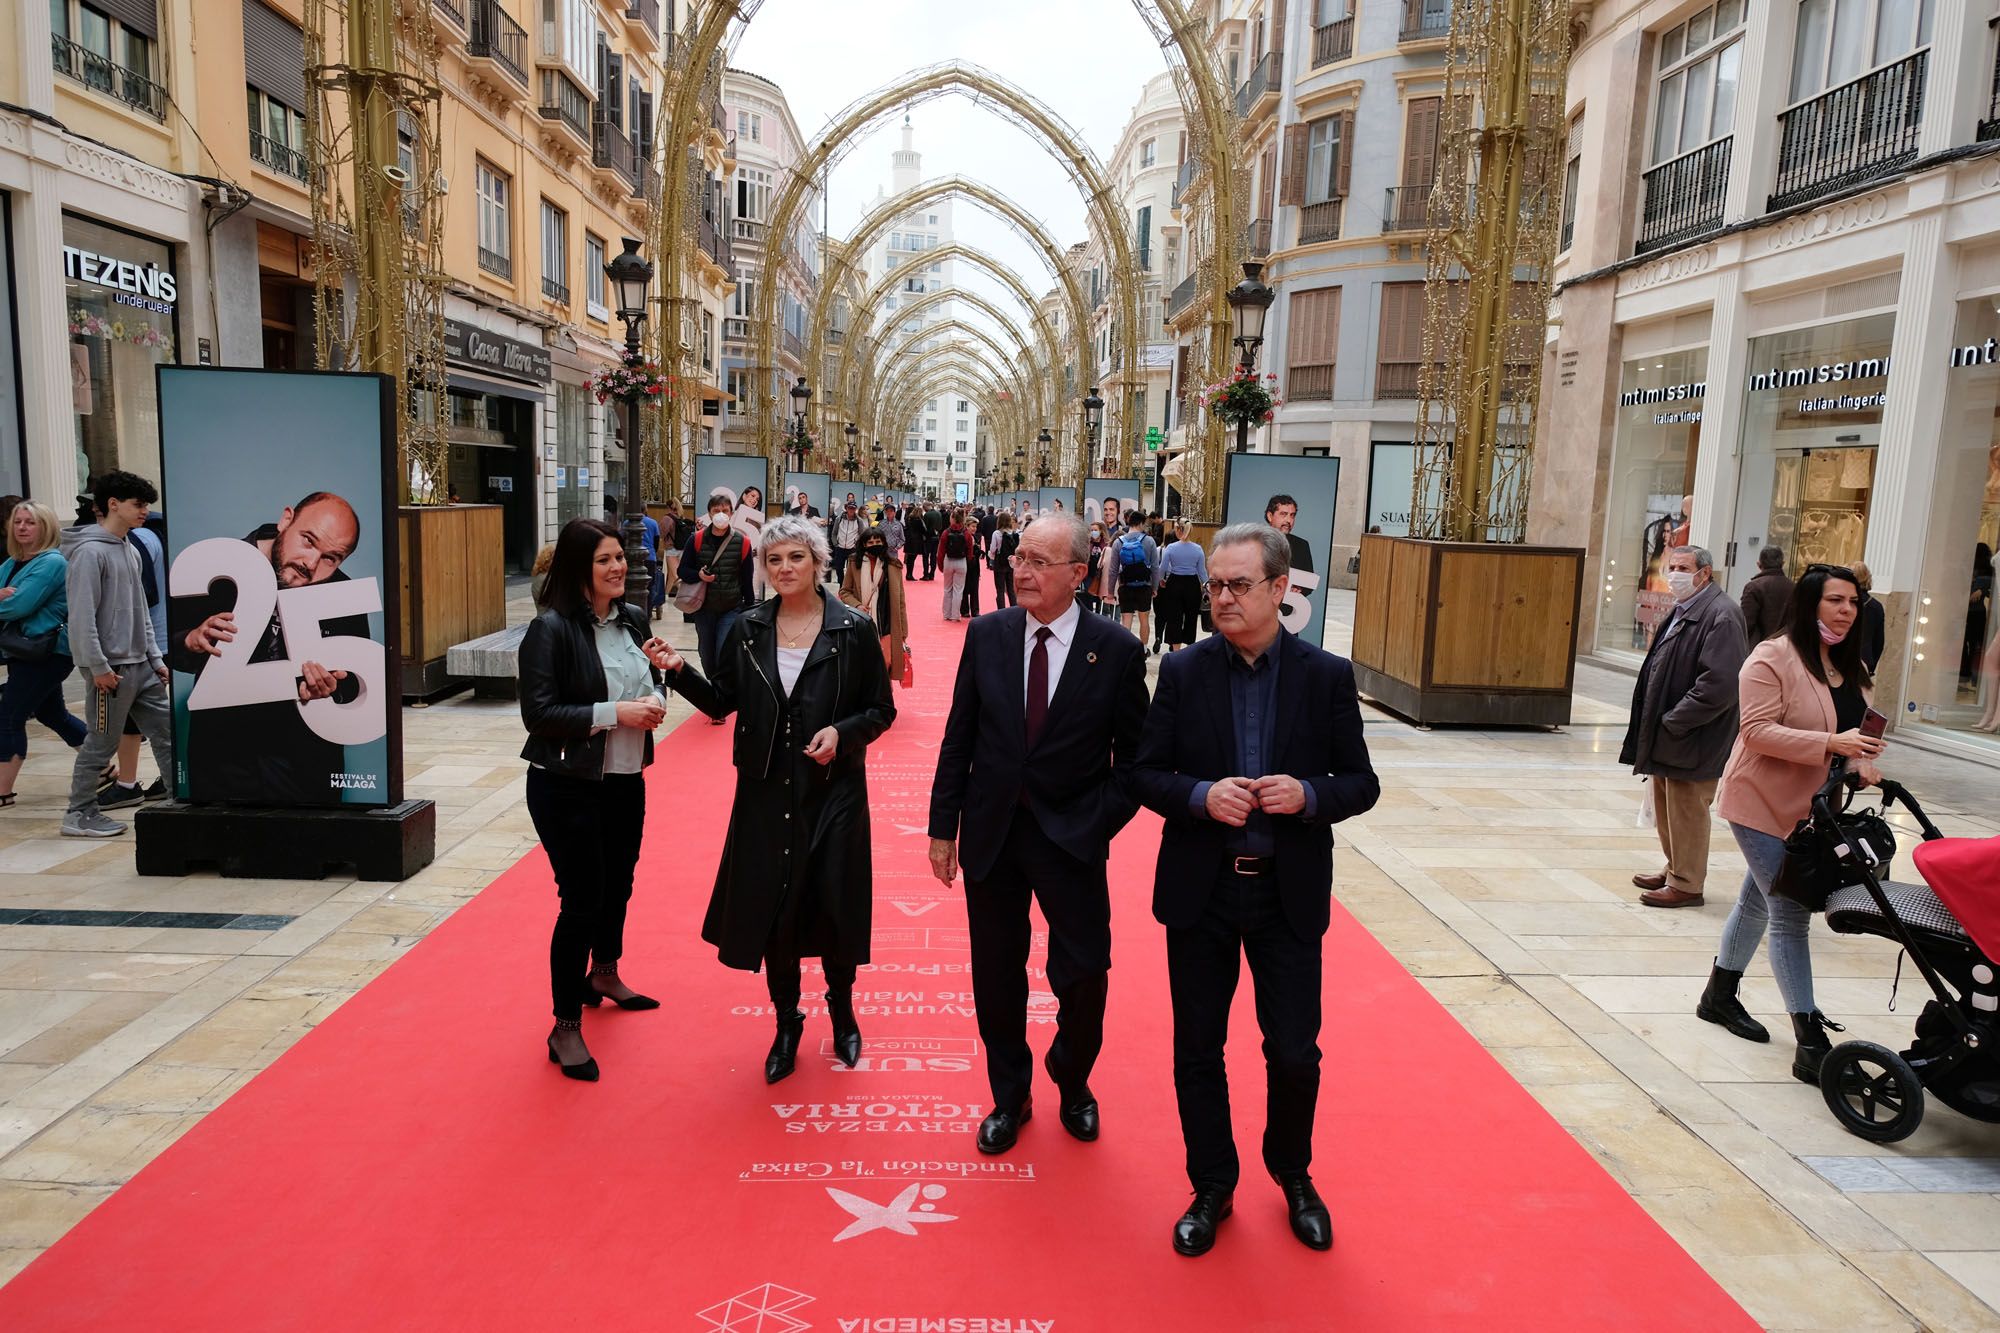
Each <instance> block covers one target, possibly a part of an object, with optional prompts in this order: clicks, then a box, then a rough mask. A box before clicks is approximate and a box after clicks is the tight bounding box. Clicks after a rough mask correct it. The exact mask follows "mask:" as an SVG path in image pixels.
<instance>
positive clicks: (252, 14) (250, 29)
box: [146, 0, 306, 113]
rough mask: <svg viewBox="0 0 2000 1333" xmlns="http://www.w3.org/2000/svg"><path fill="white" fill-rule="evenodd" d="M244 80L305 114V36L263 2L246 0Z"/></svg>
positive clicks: (288, 20) (244, 15)
mask: <svg viewBox="0 0 2000 1333" xmlns="http://www.w3.org/2000/svg"><path fill="white" fill-rule="evenodd" d="M146 8H148V9H150V8H152V6H151V5H147V6H146ZM243 77H244V80H245V81H246V82H247V83H249V85H250V86H251V87H252V88H255V89H257V90H259V91H260V92H262V93H264V94H265V95H267V96H270V97H274V98H276V99H277V100H278V101H280V102H283V103H284V104H285V105H286V106H288V107H290V108H291V109H292V110H294V111H297V112H300V113H303V112H304V111H305V109H306V39H305V34H304V33H302V32H300V31H299V30H298V28H297V27H295V26H293V24H292V21H291V20H290V19H288V18H286V17H284V16H283V15H282V14H280V13H278V12H277V11H276V10H274V9H272V8H271V7H270V6H268V5H265V4H262V3H260V0H243Z"/></svg>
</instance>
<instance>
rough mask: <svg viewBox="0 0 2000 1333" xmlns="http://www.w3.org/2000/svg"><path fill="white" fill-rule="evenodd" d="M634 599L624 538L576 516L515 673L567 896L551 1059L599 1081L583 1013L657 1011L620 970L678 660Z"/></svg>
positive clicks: (534, 783)
mask: <svg viewBox="0 0 2000 1333" xmlns="http://www.w3.org/2000/svg"><path fill="white" fill-rule="evenodd" d="M624 595H625V551H624V547H623V544H622V542H621V541H620V539H619V536H618V530H617V529H616V528H614V527H612V526H611V525H610V524H609V523H605V522H602V521H600V520H598V519H591V518H577V519H571V520H570V521H569V523H568V524H567V525H565V526H564V528H563V530H562V534H561V535H560V536H559V537H557V538H556V549H555V557H554V559H553V560H552V561H551V563H550V565H549V580H548V583H547V584H546V585H545V586H544V588H543V593H542V602H541V605H542V608H543V609H542V613H541V614H540V615H538V616H536V617H535V619H534V620H532V621H530V622H529V624H528V632H527V636H526V637H525V638H523V639H522V640H521V656H520V667H519V670H520V693H521V721H522V722H524V723H525V724H526V725H527V728H528V743H527V744H526V745H524V746H523V747H522V748H521V757H522V758H523V759H525V760H527V761H528V763H529V765H530V767H529V769H528V814H529V816H530V817H531V818H532V819H533V820H534V821H535V834H536V836H538V837H539V838H540V839H541V840H542V846H543V847H544V848H545V849H547V851H548V854H549V865H550V867H551V868H552V869H553V870H554V871H555V876H556V893H557V895H558V897H559V898H560V900H561V905H560V909H559V910H558V912H557V914H556V926H555V932H554V934H553V935H551V936H550V939H549V988H550V991H551V992H552V994H553V996H554V1000H555V1017H556V1025H555V1030H554V1031H552V1032H551V1033H549V1043H548V1044H549V1061H550V1063H552V1064H559V1065H561V1066H562V1072H563V1074H564V1075H565V1076H566V1077H569V1078H574V1079H582V1080H584V1081H586V1082H591V1083H594V1082H596V1081H597V1074H598V1070H597V1061H596V1060H594V1059H592V1058H591V1055H590V1049H589V1048H588V1047H587V1046H585V1045H584V1043H583V1007H584V1006H585V1005H589V1006H590V1007H591V1008H593V1009H594V1008H596V1007H597V1006H598V1005H599V1004H601V1003H602V1002H603V1001H605V1000H610V1001H611V1002H613V1003H614V1004H616V1005H617V1006H618V1007H619V1008H620V1009H657V1008H659V1007H660V1004H659V1001H657V1000H654V999H650V998H648V997H647V996H644V995H640V994H638V993H637V992H635V991H634V990H633V989H632V988H631V987H630V986H628V985H626V984H625V983H624V982H623V981H622V980H620V979H619V976H618V960H619V958H620V957H621V956H622V955H623V954H624V951H625V908H626V904H628V903H629V902H630V901H631V899H632V873H633V870H634V868H635V867H637V865H638V863H639V838H640V834H641V831H642V830H643V828H644V826H645V820H646V779H645V776H644V771H645V767H646V765H648V764H650V763H652V762H653V729H654V728H655V727H657V726H659V725H660V723H661V722H662V721H663V720H664V719H665V718H666V701H665V700H664V699H663V698H662V697H661V695H660V687H661V680H662V677H661V671H662V670H663V669H664V668H665V667H666V666H667V665H668V663H669V662H673V661H677V660H678V659H677V658H675V657H673V655H672V650H671V649H669V648H668V647H667V645H666V643H665V642H664V641H663V640H661V639H658V638H655V637H652V636H651V635H650V633H649V631H648V629H647V626H646V616H645V613H644V612H643V611H641V610H639V609H638V608H637V607H634V606H631V605H628V604H627V603H626V602H625V601H624V600H623V598H624Z"/></svg>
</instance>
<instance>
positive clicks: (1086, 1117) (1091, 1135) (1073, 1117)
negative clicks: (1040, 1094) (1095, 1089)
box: [1042, 1051, 1098, 1143]
mask: <svg viewBox="0 0 2000 1333" xmlns="http://www.w3.org/2000/svg"><path fill="white" fill-rule="evenodd" d="M1054 1057H1055V1052H1054V1051H1050V1052H1048V1053H1047V1054H1046V1055H1044V1056H1043V1057H1042V1068H1043V1069H1045V1070H1047V1071H1048V1075H1049V1078H1050V1079H1051V1080H1052V1081H1054V1083H1055V1085H1056V1087H1057V1088H1058V1089H1062V1080H1061V1079H1058V1078H1056V1067H1055V1062H1054ZM1056 1119H1058V1120H1060V1121H1062V1127H1063V1128H1064V1129H1066V1130H1068V1131H1069V1136H1070V1137H1071V1138H1073V1139H1077V1140H1080V1141H1081V1142H1084V1143H1095V1142H1097V1131H1098V1121H1097V1098H1096V1097H1094V1096H1092V1095H1091V1092H1090V1085H1089V1084H1087V1083H1086V1084H1085V1085H1084V1086H1083V1087H1082V1089H1080V1090H1079V1091H1077V1092H1076V1093H1074V1094H1072V1093H1071V1092H1069V1091H1068V1090H1067V1089H1062V1100H1061V1101H1060V1102H1058V1103H1056Z"/></svg>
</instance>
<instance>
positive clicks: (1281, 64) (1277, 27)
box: [1271, 0, 1287, 87]
mask: <svg viewBox="0 0 2000 1333" xmlns="http://www.w3.org/2000/svg"><path fill="white" fill-rule="evenodd" d="M1286 7H1287V3H1286V0H1276V3H1275V4H1274V5H1273V6H1272V8H1273V9H1274V10H1276V11H1277V12H1276V14H1275V15H1274V16H1273V17H1272V19H1271V49H1272V50H1273V51H1276V52H1277V53H1278V68H1277V70H1276V71H1275V74H1274V77H1273V78H1272V80H1271V84H1272V86H1273V87H1276V86H1277V85H1278V83H1279V80H1280V78H1281V77H1282V76H1283V74H1284V72H1285V9H1286Z"/></svg>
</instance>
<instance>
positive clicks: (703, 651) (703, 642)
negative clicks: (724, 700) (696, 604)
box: [694, 606, 741, 680]
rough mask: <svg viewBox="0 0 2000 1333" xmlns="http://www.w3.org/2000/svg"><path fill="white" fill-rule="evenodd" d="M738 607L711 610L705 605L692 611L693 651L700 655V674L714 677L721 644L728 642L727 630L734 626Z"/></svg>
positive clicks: (720, 657) (719, 657) (720, 653)
mask: <svg viewBox="0 0 2000 1333" xmlns="http://www.w3.org/2000/svg"><path fill="white" fill-rule="evenodd" d="M740 609H741V608H740V607H734V606H732V607H730V608H729V609H728V610H727V611H711V610H709V609H708V608H707V607H703V608H702V609H701V610H699V611H697V612H695V613H694V643H695V652H696V653H697V654H698V655H699V656H700V657H701V674H702V675H704V676H707V677H708V678H709V679H710V680H714V679H715V668H716V666H717V664H718V663H720V662H721V661H722V645H723V644H725V643H727V642H729V631H730V630H731V629H733V628H735V626H736V613H737V611H739V610H740Z"/></svg>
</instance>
